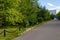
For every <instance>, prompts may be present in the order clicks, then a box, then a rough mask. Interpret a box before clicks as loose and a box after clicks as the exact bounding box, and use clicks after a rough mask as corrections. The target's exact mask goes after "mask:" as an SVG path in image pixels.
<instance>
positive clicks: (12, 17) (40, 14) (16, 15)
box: [0, 0, 51, 27]
mask: <svg viewBox="0 0 60 40" xmlns="http://www.w3.org/2000/svg"><path fill="white" fill-rule="evenodd" d="M50 19H51V18H50V14H49V11H48V10H47V9H46V8H45V7H42V6H39V5H38V2H37V0H0V27H6V26H11V25H13V26H19V25H21V26H22V27H28V26H30V25H35V24H37V23H41V22H42V21H47V20H50Z"/></svg>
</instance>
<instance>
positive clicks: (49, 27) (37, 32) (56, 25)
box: [13, 21, 60, 40]
mask: <svg viewBox="0 0 60 40" xmlns="http://www.w3.org/2000/svg"><path fill="white" fill-rule="evenodd" d="M13 40H60V21H49V22H46V23H44V24H42V25H40V26H38V27H36V28H35V29H33V30H31V31H28V32H26V33H24V34H23V35H21V36H20V37H17V38H15V39H13Z"/></svg>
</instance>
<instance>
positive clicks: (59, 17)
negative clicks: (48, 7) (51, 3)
mask: <svg viewBox="0 0 60 40" xmlns="http://www.w3.org/2000/svg"><path fill="white" fill-rule="evenodd" d="M57 16H58V19H59V20H60V12H58V14H57Z"/></svg>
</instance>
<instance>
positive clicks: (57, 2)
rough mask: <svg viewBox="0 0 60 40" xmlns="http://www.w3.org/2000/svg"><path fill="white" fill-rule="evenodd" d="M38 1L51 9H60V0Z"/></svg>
mask: <svg viewBox="0 0 60 40" xmlns="http://www.w3.org/2000/svg"><path fill="white" fill-rule="evenodd" d="M38 3H39V5H42V6H45V7H46V8H47V9H49V10H54V9H56V10H57V11H59V10H60V0H39V1H38Z"/></svg>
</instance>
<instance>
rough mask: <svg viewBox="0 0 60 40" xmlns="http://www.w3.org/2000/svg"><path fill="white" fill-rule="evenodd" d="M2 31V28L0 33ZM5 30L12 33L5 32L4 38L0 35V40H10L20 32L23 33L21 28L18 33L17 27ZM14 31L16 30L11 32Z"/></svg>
mask: <svg viewBox="0 0 60 40" xmlns="http://www.w3.org/2000/svg"><path fill="white" fill-rule="evenodd" d="M3 30H4V28H3V29H0V32H2V31H3ZM5 30H7V31H9V32H12V33H8V32H6V37H4V34H1V36H0V40H11V39H12V38H15V37H17V36H19V35H20V34H21V33H22V32H24V30H23V28H21V29H20V31H19V30H18V28H17V27H15V28H5ZM15 30H16V32H13V31H15Z"/></svg>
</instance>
